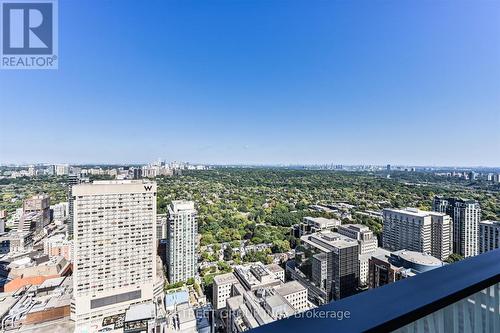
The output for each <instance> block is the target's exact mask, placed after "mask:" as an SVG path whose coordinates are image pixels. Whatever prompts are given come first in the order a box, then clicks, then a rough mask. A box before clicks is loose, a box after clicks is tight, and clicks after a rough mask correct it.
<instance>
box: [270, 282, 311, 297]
mask: <svg viewBox="0 0 500 333" xmlns="http://www.w3.org/2000/svg"><path fill="white" fill-rule="evenodd" d="M305 289H306V287H304V286H303V285H301V284H300V283H299V282H297V281H295V280H294V281H290V282H287V283H285V284H283V285H281V286H279V287H278V288H276V292H278V294H280V295H281V296H286V295H290V294H294V293H297V292H300V291H303V290H305Z"/></svg>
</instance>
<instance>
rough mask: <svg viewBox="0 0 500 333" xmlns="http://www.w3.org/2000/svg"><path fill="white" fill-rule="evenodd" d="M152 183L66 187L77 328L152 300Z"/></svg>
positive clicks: (73, 317) (154, 189)
mask: <svg viewBox="0 0 500 333" xmlns="http://www.w3.org/2000/svg"><path fill="white" fill-rule="evenodd" d="M156 193H157V190H156V183H153V182H143V181H137V180H134V181H132V180H121V181H94V182H93V183H86V184H79V185H75V186H73V188H72V195H73V197H74V238H73V241H74V254H73V256H74V274H73V281H74V288H73V299H72V304H71V318H72V319H73V320H75V321H76V325H77V327H79V326H82V325H85V326H86V325H92V324H95V323H100V322H102V318H103V317H105V316H111V315H115V314H119V313H124V312H125V310H126V309H127V308H128V307H129V306H130V304H133V303H141V302H146V301H151V300H152V299H153V298H154V290H155V280H156V278H157V272H156V266H157V261H156Z"/></svg>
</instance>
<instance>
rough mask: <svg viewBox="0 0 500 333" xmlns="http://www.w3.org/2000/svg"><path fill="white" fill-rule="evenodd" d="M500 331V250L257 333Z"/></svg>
mask: <svg viewBox="0 0 500 333" xmlns="http://www.w3.org/2000/svg"><path fill="white" fill-rule="evenodd" d="M390 331H395V332H398V333H427V332H428V333H435V332H437V333H448V332H453V333H462V332H474V333H480V332H484V333H489V332H500V249H498V250H495V251H490V252H487V253H484V254H481V255H478V256H476V257H473V258H468V259H465V260H463V261H461V262H458V263H454V264H450V265H446V266H444V267H442V268H439V269H435V270H431V271H429V272H426V273H423V274H419V275H416V276H414V277H412V278H409V279H403V280H400V281H397V282H395V283H392V284H389V285H386V286H383V287H380V288H377V289H372V290H369V291H366V292H362V293H360V294H357V295H355V296H351V297H348V298H345V299H342V300H339V301H336V302H332V303H329V304H326V305H323V306H321V307H318V308H316V309H314V310H310V311H306V312H304V313H301V314H298V315H295V316H293V317H289V318H287V319H284V320H280V321H276V322H273V323H271V324H268V325H264V326H261V327H259V328H256V329H255V330H253V332H270V333H271V332H272V333H277V332H286V333H290V332H333V333H335V332H339V333H346V332H347V333H349V332H390Z"/></svg>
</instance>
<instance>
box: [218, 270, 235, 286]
mask: <svg viewBox="0 0 500 333" xmlns="http://www.w3.org/2000/svg"><path fill="white" fill-rule="evenodd" d="M214 282H215V283H216V284H218V285H221V284H227V283H236V282H238V279H236V276H234V274H233V273H226V274H221V275H216V276H215V277H214Z"/></svg>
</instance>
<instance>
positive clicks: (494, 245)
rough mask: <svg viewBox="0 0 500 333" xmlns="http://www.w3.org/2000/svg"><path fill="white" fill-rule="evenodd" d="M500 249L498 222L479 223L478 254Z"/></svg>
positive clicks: (499, 226)
mask: <svg viewBox="0 0 500 333" xmlns="http://www.w3.org/2000/svg"><path fill="white" fill-rule="evenodd" d="M498 248H500V221H489V220H486V221H481V222H480V223H479V253H484V252H488V251H491V250H494V249H498Z"/></svg>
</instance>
